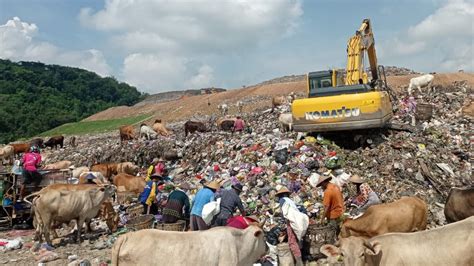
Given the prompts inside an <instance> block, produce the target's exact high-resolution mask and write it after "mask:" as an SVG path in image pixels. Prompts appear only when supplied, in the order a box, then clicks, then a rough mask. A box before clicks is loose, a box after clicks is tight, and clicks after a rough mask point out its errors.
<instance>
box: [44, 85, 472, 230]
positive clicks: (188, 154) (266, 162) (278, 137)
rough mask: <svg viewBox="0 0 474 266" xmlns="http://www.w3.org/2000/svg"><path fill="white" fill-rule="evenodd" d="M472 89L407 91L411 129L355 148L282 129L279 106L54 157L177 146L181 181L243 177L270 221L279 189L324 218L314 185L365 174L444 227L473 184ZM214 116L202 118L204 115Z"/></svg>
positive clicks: (105, 158)
mask: <svg viewBox="0 0 474 266" xmlns="http://www.w3.org/2000/svg"><path fill="white" fill-rule="evenodd" d="M470 93H471V88H470V87H469V86H467V85H466V83H463V82H457V83H455V84H454V85H453V86H449V87H437V88H435V90H434V91H432V92H430V93H427V94H423V95H419V96H418V97H416V98H415V97H412V98H409V97H399V99H401V100H400V103H399V108H398V112H397V113H396V115H395V117H394V119H393V121H394V123H399V124H405V125H408V126H410V124H411V126H412V130H411V131H413V132H410V131H398V130H389V131H387V132H382V131H377V132H376V133H372V135H369V136H365V139H364V140H365V143H364V145H362V146H361V147H359V148H357V149H346V148H344V146H338V145H337V144H336V143H337V141H336V142H334V141H332V140H330V139H327V138H324V137H323V136H320V135H318V136H305V135H304V134H302V133H296V132H281V130H280V126H279V124H278V112H275V113H272V112H270V110H259V111H256V112H254V113H251V114H247V115H244V119H245V120H246V121H247V123H248V124H249V126H250V127H249V129H248V130H247V131H246V132H244V133H241V134H239V133H234V134H232V133H230V132H223V131H217V130H216V129H215V127H214V128H212V130H213V131H212V132H205V133H195V134H192V135H190V136H188V137H187V138H185V137H184V133H183V132H182V131H183V130H182V123H175V124H171V125H170V127H172V128H173V132H174V133H175V135H174V136H173V137H171V138H164V137H160V138H159V139H158V140H151V141H144V140H135V141H132V142H128V143H123V144H120V143H119V138H118V134H117V133H107V134H102V135H98V136H86V137H80V138H79V145H78V147H76V148H71V147H66V148H65V149H62V150H58V151H52V153H51V154H50V155H48V156H47V160H48V161H50V162H53V161H58V160H71V161H73V163H74V165H75V166H83V165H90V164H91V163H92V161H97V162H120V161H131V162H134V163H136V164H137V165H139V166H142V167H147V166H148V165H147V164H148V163H150V162H151V160H152V159H153V158H156V157H161V156H163V154H164V153H165V152H169V151H176V152H178V153H179V154H182V158H181V159H180V160H175V161H169V162H167V168H168V169H169V170H170V171H169V175H170V178H171V179H172V180H173V181H174V182H178V183H181V182H188V183H189V184H190V185H191V186H192V187H198V185H199V182H200V181H201V180H202V179H206V180H213V179H218V180H220V181H221V182H222V183H221V184H222V185H223V186H224V187H229V186H230V185H231V184H233V183H236V182H241V183H242V184H243V185H244V192H243V193H242V197H243V199H244V201H245V203H246V205H247V208H248V209H250V210H252V211H253V212H254V213H256V214H258V215H260V216H261V218H265V217H267V218H270V219H267V223H270V222H271V220H272V218H271V217H272V215H273V214H274V213H275V212H277V209H278V208H277V203H276V202H275V201H274V200H273V199H274V197H273V196H274V193H275V191H276V190H277V189H278V188H279V186H287V187H288V188H289V189H290V190H291V191H293V192H294V194H293V196H294V199H295V201H296V203H297V204H301V205H302V206H304V207H305V208H306V211H308V213H310V214H312V215H313V216H317V215H318V214H319V212H320V211H319V208H320V206H321V204H320V203H321V201H322V198H321V195H322V191H320V190H319V189H316V188H315V183H316V181H317V180H318V177H319V175H321V174H323V173H325V174H329V175H332V176H333V182H335V183H337V184H339V185H341V186H342V185H344V184H345V183H346V182H347V180H348V178H349V177H350V176H351V175H353V174H358V175H359V176H361V177H363V178H365V179H366V180H367V182H368V183H369V184H370V185H371V187H372V188H373V189H374V190H375V191H376V192H377V193H378V194H379V195H380V198H381V200H382V201H383V202H391V201H394V200H396V199H398V198H400V197H402V196H408V195H417V196H420V197H421V198H423V199H424V200H425V201H426V202H427V204H428V205H429V210H430V215H429V224H430V226H438V225H442V224H444V223H445V222H444V215H442V210H443V208H442V204H444V202H445V200H446V196H447V195H448V193H449V189H450V188H451V187H454V186H457V187H459V186H466V185H470V184H472V181H473V180H472V167H471V163H470V162H469V159H470V158H471V156H472V152H471V145H472V144H471V143H472V141H473V140H474V137H473V136H472V134H471V132H470V129H472V128H473V127H472V118H471V117H466V116H463V115H462V112H461V111H460V110H461V109H462V107H463V106H464V105H466V104H467V103H469V101H470V100H471V99H470V97H469V95H470ZM427 104H429V105H431V106H432V115H431V118H430V119H429V121H420V119H419V115H418V114H417V106H421V105H427ZM214 119H215V117H214V118H212V117H202V119H201V121H214ZM413 122H415V123H413ZM413 125H415V126H413ZM341 134H345V133H341ZM343 191H344V193H345V195H344V196H347V194H348V193H352V192H353V191H350V187H348V189H344V190H343ZM310 216H311V215H310Z"/></svg>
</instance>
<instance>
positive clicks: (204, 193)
mask: <svg viewBox="0 0 474 266" xmlns="http://www.w3.org/2000/svg"><path fill="white" fill-rule="evenodd" d="M217 189H219V183H217V182H216V181H212V182H210V183H206V184H204V187H203V188H202V189H200V190H199V191H198V192H197V193H196V196H195V197H194V202H193V208H192V210H191V221H190V223H191V230H192V231H198V230H199V231H200V230H207V229H209V226H208V225H207V224H206V222H205V221H204V220H203V219H202V209H203V207H204V205H206V204H207V203H209V202H211V201H213V200H214V193H216V190H217Z"/></svg>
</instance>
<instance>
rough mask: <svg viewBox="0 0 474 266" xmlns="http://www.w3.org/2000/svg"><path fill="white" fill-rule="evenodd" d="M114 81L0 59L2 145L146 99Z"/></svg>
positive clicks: (67, 68)
mask: <svg viewBox="0 0 474 266" xmlns="http://www.w3.org/2000/svg"><path fill="white" fill-rule="evenodd" d="M144 96H145V95H144V94H142V93H140V92H139V91H138V90H137V89H136V88H135V87H132V86H130V85H128V84H126V83H123V82H118V81H117V80H115V79H114V78H113V77H106V78H102V77H100V76H99V75H97V74H95V73H93V72H90V71H87V70H83V69H78V68H72V67H64V66H58V65H46V64H43V63H37V62H18V63H16V62H11V61H9V60H1V59H0V143H7V142H10V141H13V140H16V139H19V138H27V137H31V136H35V135H37V134H39V133H41V132H44V131H47V130H50V129H52V128H55V127H57V126H59V125H62V124H64V123H71V122H77V121H80V120H82V119H84V118H85V117H88V116H90V115H92V114H95V113H97V112H100V111H102V110H105V109H107V108H109V107H112V106H118V105H133V104H135V103H137V102H138V101H140V100H141V99H142V98H144Z"/></svg>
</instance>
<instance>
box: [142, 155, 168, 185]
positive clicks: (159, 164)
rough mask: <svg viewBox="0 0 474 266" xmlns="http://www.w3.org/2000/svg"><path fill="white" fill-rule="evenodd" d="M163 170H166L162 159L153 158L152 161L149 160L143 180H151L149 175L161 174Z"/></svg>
mask: <svg viewBox="0 0 474 266" xmlns="http://www.w3.org/2000/svg"><path fill="white" fill-rule="evenodd" d="M165 170H166V167H165V164H164V161H163V159H158V158H154V159H153V161H152V162H151V165H150V166H149V167H148V169H147V173H146V178H145V181H146V182H148V181H150V180H151V179H150V177H151V176H152V175H154V174H157V175H159V176H163V174H164V173H165Z"/></svg>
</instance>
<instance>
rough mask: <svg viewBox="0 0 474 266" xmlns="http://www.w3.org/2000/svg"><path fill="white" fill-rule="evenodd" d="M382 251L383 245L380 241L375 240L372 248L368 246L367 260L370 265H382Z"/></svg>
mask: <svg viewBox="0 0 474 266" xmlns="http://www.w3.org/2000/svg"><path fill="white" fill-rule="evenodd" d="M364 246H365V243H364ZM382 253H383V252H382V245H381V244H380V243H378V242H375V243H374V244H373V245H371V248H369V247H367V246H366V249H365V251H364V256H365V262H367V264H369V265H380V261H381V260H382Z"/></svg>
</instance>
